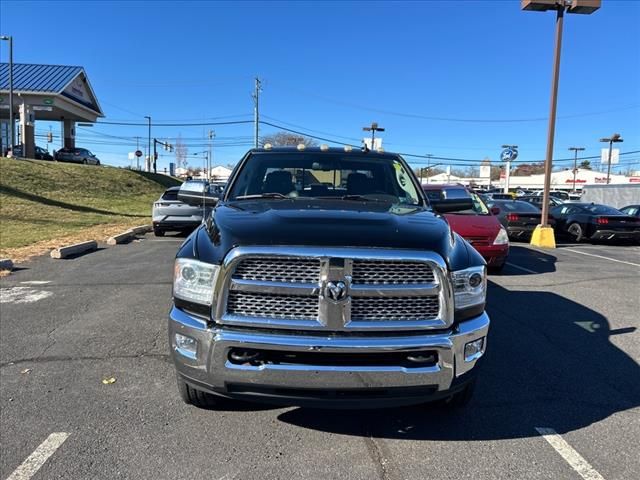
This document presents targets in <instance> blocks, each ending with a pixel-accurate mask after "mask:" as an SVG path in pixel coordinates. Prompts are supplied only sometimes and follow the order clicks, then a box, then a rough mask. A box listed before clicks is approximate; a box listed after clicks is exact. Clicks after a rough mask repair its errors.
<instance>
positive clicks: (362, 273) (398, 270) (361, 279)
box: [352, 260, 434, 285]
mask: <svg viewBox="0 0 640 480" xmlns="http://www.w3.org/2000/svg"><path fill="white" fill-rule="evenodd" d="M352 278H353V284H354V285H414V284H419V283H433V282H434V276H433V270H432V269H431V267H430V266H429V265H427V264H425V263H420V262H400V261H389V260H354V261H353V274H352Z"/></svg>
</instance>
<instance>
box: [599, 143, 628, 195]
mask: <svg viewBox="0 0 640 480" xmlns="http://www.w3.org/2000/svg"><path fill="white" fill-rule="evenodd" d="M600 141H601V142H605V143H606V142H609V161H608V162H607V185H609V178H610V177H611V152H612V151H613V144H614V143H620V142H624V140H623V139H622V137H621V136H620V134H619V133H614V134H613V135H611V136H610V137H609V138H601V139H600Z"/></svg>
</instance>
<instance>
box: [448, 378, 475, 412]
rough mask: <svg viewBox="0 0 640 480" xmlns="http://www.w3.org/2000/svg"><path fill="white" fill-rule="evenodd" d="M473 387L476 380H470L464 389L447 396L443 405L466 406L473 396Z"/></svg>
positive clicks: (451, 406) (453, 407)
mask: <svg viewBox="0 0 640 480" xmlns="http://www.w3.org/2000/svg"><path fill="white" fill-rule="evenodd" d="M475 388H476V381H475V380H472V381H471V382H469V383H468V384H467V386H466V387H464V390H461V391H459V392H457V393H454V394H453V395H451V396H450V397H449V398H447V399H446V400H445V401H444V406H445V407H447V408H452V409H455V408H463V407H466V406H467V405H468V404H469V402H470V401H471V398H472V397H473V392H474V390H475Z"/></svg>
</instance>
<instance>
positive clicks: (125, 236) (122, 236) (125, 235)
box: [107, 230, 135, 245]
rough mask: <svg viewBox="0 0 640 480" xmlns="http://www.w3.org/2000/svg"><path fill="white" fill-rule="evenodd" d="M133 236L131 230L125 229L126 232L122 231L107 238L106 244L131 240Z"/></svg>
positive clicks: (116, 243)
mask: <svg viewBox="0 0 640 480" xmlns="http://www.w3.org/2000/svg"><path fill="white" fill-rule="evenodd" d="M134 236H135V233H134V231H133V230H127V231H126V232H122V233H119V234H118V235H114V236H113V237H109V238H107V245H118V244H120V243H125V242H128V241H129V240H131V239H132V238H133V237H134Z"/></svg>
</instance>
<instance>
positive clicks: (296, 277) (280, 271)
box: [233, 258, 320, 283]
mask: <svg viewBox="0 0 640 480" xmlns="http://www.w3.org/2000/svg"><path fill="white" fill-rule="evenodd" d="M233 278H237V279H241V280H262V281H265V282H291V283H318V280H319V278H320V261H319V260H314V259H307V258H249V259H246V260H243V261H242V262H241V263H240V264H239V265H238V266H237V268H236V271H235V272H234V274H233Z"/></svg>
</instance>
